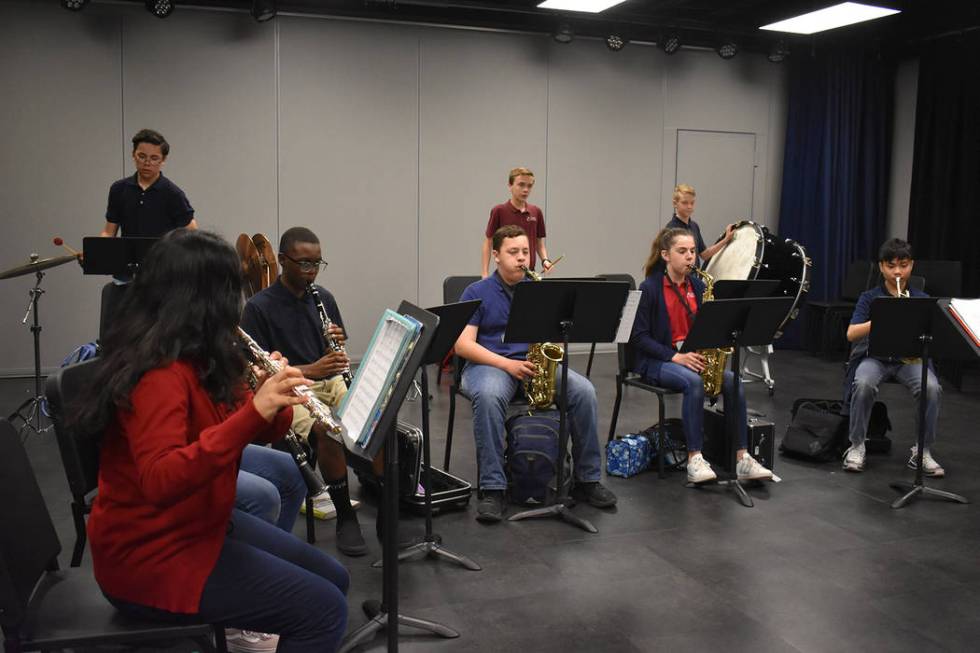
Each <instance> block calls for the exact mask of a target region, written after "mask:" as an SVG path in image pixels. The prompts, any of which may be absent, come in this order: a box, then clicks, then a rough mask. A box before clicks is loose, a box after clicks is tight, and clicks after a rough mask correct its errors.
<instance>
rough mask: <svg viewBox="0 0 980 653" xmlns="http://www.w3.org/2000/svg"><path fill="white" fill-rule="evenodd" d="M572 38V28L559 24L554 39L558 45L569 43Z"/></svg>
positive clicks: (573, 33)
mask: <svg viewBox="0 0 980 653" xmlns="http://www.w3.org/2000/svg"><path fill="white" fill-rule="evenodd" d="M574 38H575V32H573V31H572V26H571V25H569V24H568V23H561V24H560V25H559V26H558V29H557V30H555V33H554V39H555V40H556V41H558V42H559V43H571V42H572V39H574Z"/></svg>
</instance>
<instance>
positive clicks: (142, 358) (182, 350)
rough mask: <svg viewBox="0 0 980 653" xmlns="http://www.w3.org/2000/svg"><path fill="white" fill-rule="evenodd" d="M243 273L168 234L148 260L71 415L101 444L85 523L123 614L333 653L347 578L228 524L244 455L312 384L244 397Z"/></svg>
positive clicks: (280, 430) (268, 386)
mask: <svg viewBox="0 0 980 653" xmlns="http://www.w3.org/2000/svg"><path fill="white" fill-rule="evenodd" d="M240 314H241V266H240V264H239V261H238V257H237V255H236V254H235V251H234V250H233V249H232V248H231V247H230V246H229V245H228V244H227V243H225V242H224V241H223V240H222V239H221V238H219V237H218V236H216V235H213V234H209V233H203V232H199V231H188V230H184V229H178V230H176V231H173V232H171V233H169V234H168V235H166V236H164V237H163V238H162V239H161V240H160V241H159V242H158V243H157V244H156V245H154V247H153V248H152V249H151V250H150V252H149V254H148V255H147V257H146V260H145V262H144V264H143V267H142V269H141V271H140V274H139V275H138V277H137V279H136V281H135V282H134V283H133V285H132V287H131V288H129V290H128V291H127V293H126V297H125V299H124V300H123V304H122V306H121V307H120V309H119V311H118V316H119V317H118V319H117V321H116V323H115V324H114V326H113V328H112V329H111V330H110V331H109V333H108V334H107V335H106V342H105V344H106V351H107V352H108V353H107V354H106V355H105V356H104V357H102V358H101V360H100V362H99V363H98V365H99V370H98V371H97V376H96V382H95V383H93V384H92V386H91V387H90V388H89V389H88V393H89V395H88V397H87V400H86V401H85V402H84V404H83V405H82V406H81V407H80V408H79V410H78V412H77V419H78V420H79V421H80V423H81V425H82V426H83V427H84V428H86V432H100V431H101V432H102V433H103V435H102V441H101V443H100V444H101V462H100V469H99V491H98V496H97V497H96V499H95V503H94V506H93V508H92V514H91V516H90V517H89V522H88V534H89V541H90V542H91V548H92V563H93V568H94V571H95V578H96V580H97V581H98V583H99V585H100V586H101V588H102V591H103V593H105V595H106V597H107V598H108V599H109V600H110V601H111V602H112V603H113V604H114V605H116V606H117V607H118V608H119V609H120V610H122V611H124V612H128V613H130V614H134V615H136V616H139V617H143V618H153V619H159V620H161V621H166V622H173V623H188V622H199V623H216V624H221V625H223V626H227V627H232V628H241V629H245V630H251V631H259V632H266V633H278V634H279V635H280V639H279V645H278V649H277V650H278V651H280V652H282V653H285V652H287V651H310V652H313V651H316V652H317V653H323V652H324V651H333V650H335V649H336V648H337V646H338V644H339V642H340V639H341V637H342V636H343V634H344V630H345V628H346V622H347V600H346V593H347V589H348V586H349V583H350V579H349V576H348V574H347V571H346V570H345V569H344V568H343V567H342V566H341V565H340V564H339V563H337V562H336V561H335V560H334V559H333V558H331V557H330V556H328V555H327V554H325V553H323V552H322V551H320V550H318V549H316V548H314V547H311V546H309V545H307V544H306V543H304V542H302V541H300V540H299V539H297V538H295V537H293V536H292V535H290V534H288V533H285V532H283V531H282V530H280V529H278V528H276V527H275V526H273V525H271V524H268V523H267V522H265V521H263V520H261V519H259V518H257V517H254V516H252V515H249V514H247V513H244V512H241V511H239V510H235V509H234V501H235V480H236V476H237V473H238V467H239V463H240V460H241V455H242V449H243V448H244V447H245V445H247V444H248V443H250V442H253V441H259V442H271V441H274V440H277V439H279V438H281V437H282V436H283V434H284V433H285V431H286V429H287V427H288V426H289V424H290V422H291V420H292V405H294V404H296V403H299V401H300V399H299V398H298V397H296V396H295V395H294V394H293V393H292V388H293V387H295V386H296V385H299V384H302V383H309V381H306V380H305V379H304V378H303V376H302V374H301V373H300V372H299V370H297V369H295V368H292V367H285V368H284V369H283V370H282V371H281V372H279V373H278V374H276V375H274V376H272V377H269V378H264V379H262V383H261V385H260V386H259V387H258V389H257V390H256V391H255V393H254V395H253V394H252V393H251V392H249V391H248V389H247V387H246V386H245V384H244V378H245V372H246V366H247V363H246V361H245V358H244V356H243V354H242V351H241V349H240V348H239V346H238V343H237V338H236V327H237V325H238V318H239V315H240Z"/></svg>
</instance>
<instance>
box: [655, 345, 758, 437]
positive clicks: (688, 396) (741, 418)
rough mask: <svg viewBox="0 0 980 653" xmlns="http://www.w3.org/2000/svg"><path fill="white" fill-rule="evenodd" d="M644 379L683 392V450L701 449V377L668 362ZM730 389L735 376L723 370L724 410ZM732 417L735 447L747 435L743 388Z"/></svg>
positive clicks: (692, 371)
mask: <svg viewBox="0 0 980 653" xmlns="http://www.w3.org/2000/svg"><path fill="white" fill-rule="evenodd" d="M648 381H650V382H651V383H653V384H654V385H659V386H661V387H664V388H670V389H671V390H679V391H680V392H683V393H684V401H683V404H682V407H681V417H682V419H683V420H684V439H685V440H687V450H688V451H701V449H702V448H703V447H704V380H703V379H702V378H701V375H700V374H698V373H697V372H695V371H694V370H692V369H690V368H687V367H684V366H683V365H678V364H677V363H669V362H668V363H664V364H663V365H661V366H660V372H659V373H658V374H657V375H656V376H655V377H654V378H652V379H648ZM740 387H741V386H740ZM734 392H735V377H734V376H733V375H732V373H731V372H725V379H724V381H723V382H722V384H721V395H722V406H723V407H724V409H725V412H728V402H729V400H730V398H731V396H732V393H734ZM735 421H736V423H737V425H738V433H737V436H738V440H737V444H738V446H737V447H736V449H745V448H746V447H747V442H748V436H749V429H748V416H747V411H746V408H745V390H742V392H740V393H739V397H738V401H737V402H736V406H735Z"/></svg>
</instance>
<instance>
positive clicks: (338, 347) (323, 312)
mask: <svg viewBox="0 0 980 653" xmlns="http://www.w3.org/2000/svg"><path fill="white" fill-rule="evenodd" d="M306 290H307V291H308V292H309V293H310V295H311V296H312V297H313V302H314V303H315V304H316V310H317V313H319V314H320V324H322V325H323V339H324V341H326V343H327V347H328V348H329V349H330V351H337V352H340V353H342V354H343V355H345V356H346V355H347V351H346V350H345V349H344V345H342V344H341V343H340V341H339V340H337V339H336V338H334V337H333V336H332V335H330V326H331V325H332V324H333V322H331V321H330V316H329V315H327V309H325V308H324V307H323V301H321V300H320V293H319V292H317V289H316V286H315V285H313V283H309V284H307V286H306ZM340 375H341V376H342V377H344V384H345V385H346V386H347V387H348V388H349V387H350V384H351V383H353V382H354V375H353V374H351V371H350V364H348V365H347V366H346V367H345V368H344V369H343V370H341V372H340Z"/></svg>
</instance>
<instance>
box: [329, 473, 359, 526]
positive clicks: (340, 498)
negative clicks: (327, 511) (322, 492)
mask: <svg viewBox="0 0 980 653" xmlns="http://www.w3.org/2000/svg"><path fill="white" fill-rule="evenodd" d="M327 492H328V493H330V500H331V501H333V505H334V508H336V509H337V521H338V523H339V522H341V521H343V520H346V519H351V518H355V519H356V518H357V514H356V513H355V512H354V507H353V506H352V505H351V504H350V488H349V487H348V485H347V475H346V474H345V475H344V477H343V478H340V479H337V480H333V481H327Z"/></svg>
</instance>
